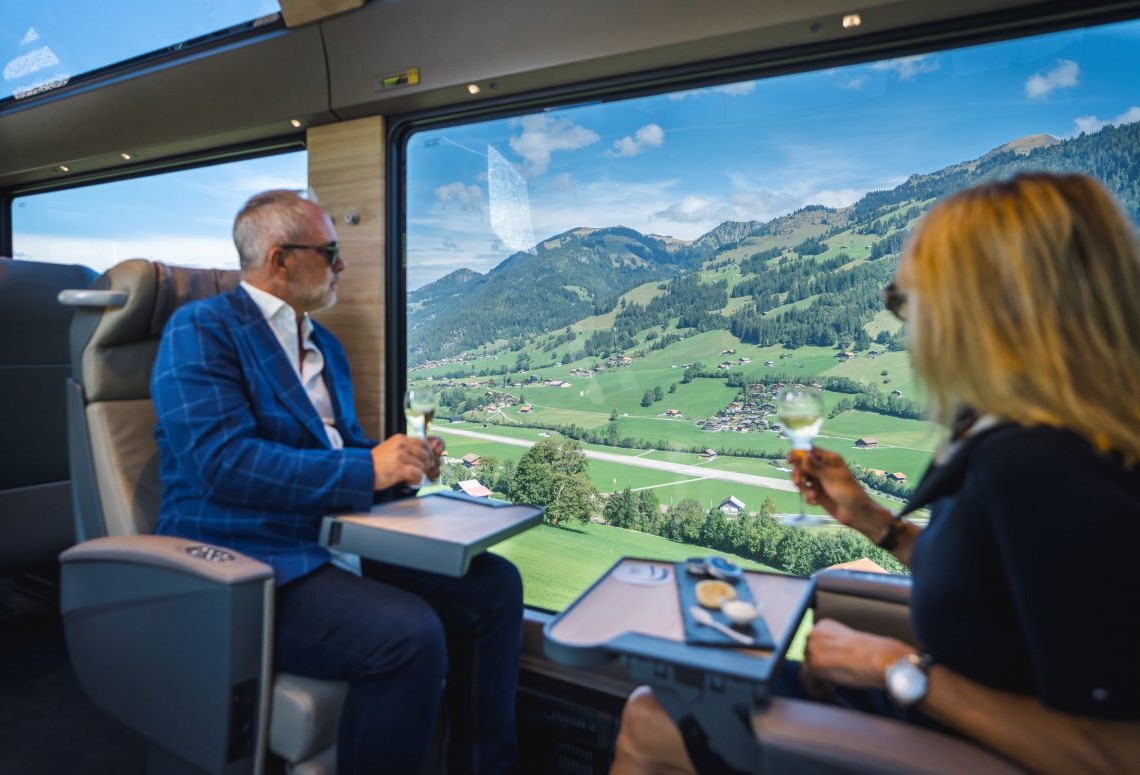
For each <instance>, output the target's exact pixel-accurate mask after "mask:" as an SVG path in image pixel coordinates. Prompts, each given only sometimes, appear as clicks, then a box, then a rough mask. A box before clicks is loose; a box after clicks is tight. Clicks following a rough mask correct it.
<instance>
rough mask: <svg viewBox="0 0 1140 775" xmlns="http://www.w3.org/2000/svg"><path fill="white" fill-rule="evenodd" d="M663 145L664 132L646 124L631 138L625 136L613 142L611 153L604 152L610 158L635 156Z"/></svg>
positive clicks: (657, 127)
mask: <svg viewBox="0 0 1140 775" xmlns="http://www.w3.org/2000/svg"><path fill="white" fill-rule="evenodd" d="M664 144H665V130H664V129H662V128H661V127H659V126H658V125H657V124H646V125H645V126H643V127H641V129H638V130H637V131H636V132H635V133H634V134H633V135H632V136H630V135H626V136H625V137H623V138H621V139H620V140H614V148H613V150H612V151H606V153H605V155H606V156H609V157H610V158H617V157H627V156H637V155H638V154H640V153H642V152H644V151H646V150H648V149H649V148H660V147H661V146H662V145H664Z"/></svg>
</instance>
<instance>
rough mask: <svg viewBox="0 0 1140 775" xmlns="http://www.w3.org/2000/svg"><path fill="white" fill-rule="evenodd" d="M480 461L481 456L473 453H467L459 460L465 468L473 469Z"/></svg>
mask: <svg viewBox="0 0 1140 775" xmlns="http://www.w3.org/2000/svg"><path fill="white" fill-rule="evenodd" d="M482 459H483V457H482V455H477V454H476V453H474V452H468V453H467V454H466V455H464V456H463V457H462V458H461V460H462V461H463V465H465V466H467V467H468V468H474V467H475V466H477V465H479V461H480V460H482Z"/></svg>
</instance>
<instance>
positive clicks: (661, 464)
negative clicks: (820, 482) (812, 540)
mask: <svg viewBox="0 0 1140 775" xmlns="http://www.w3.org/2000/svg"><path fill="white" fill-rule="evenodd" d="M432 432H433V433H438V434H440V435H441V436H445V437H446V436H447V435H448V434H453V435H455V436H467V437H469V438H473V439H483V440H484V441H493V442H496V443H498V444H511V445H513V446H516V447H533V446H534V444H535V442H533V441H526V440H525V439H512V438H509V437H507V436H496V435H495V434H493V433H480V432H479V431H468V430H460V429H459V428H451V427H447V426H443V427H440V426H433V427H432ZM582 452H583V453H585V455H586V457H588V458H590V459H591V460H605V461H606V462H609V463H621V464H623V465H627V466H640V467H641V468H653V469H656V470H658V471H667V472H668V473H671V474H681V475H684V476H692V477H696V478H700V479H720V480H722V481H725V482H736V483H738V484H750V485H754V486H756V487H767V488H769V489H772V490H784V491H786V492H795V491H796V488H795V486H794V485H793V484H792V483H791V482H789V481H788V480H787V479H776V478H774V477H771V476H757V475H756V474H738V473H736V472H734V471H718V470H716V469H715V468H705V467H703V466H691V465H685V464H684V463H670V462H668V461H665V460H646V459H645V458H640V457H635V456H633V455H617V454H614V453H613V452H598V451H596V450H592V449H583V450H582Z"/></svg>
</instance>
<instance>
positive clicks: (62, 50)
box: [0, 0, 279, 99]
mask: <svg viewBox="0 0 1140 775" xmlns="http://www.w3.org/2000/svg"><path fill="white" fill-rule="evenodd" d="M278 10H279V8H278V5H277V2H276V0H226V2H224V3H221V2H211V0H190V1H187V2H178V3H154V2H147V0H126V1H125V2H117V3H114V4H113V5H112V4H107V3H92V2H90V0H36V2H5V3H0V60H2V61H3V63H4V66H3V76H4V83H3V84H2V85H0V99H2V98H4V97H16V98H17V99H20V98H23V97H29V96H31V95H33V94H38V93H40V92H43V91H47V90H49V89H54V88H56V87H58V86H63V85H64V84H66V83H67V82H68V81H69V80H70V79H71V78H73V77H75V76H77V75H82V74H83V73H88V72H91V71H92V70H97V69H99V68H101V67H106V66H108V65H112V64H115V63H117V62H122V61H124V60H127V59H131V58H133V57H136V56H139V55H141V54H149V53H152V52H156V51H160V50H162V49H165V48H168V47H170V46H174V45H177V44H180V43H185V42H187V41H191V40H193V39H195V38H199V37H201V36H203V35H209V34H211V33H215V32H219V31H221V30H228V29H230V28H232V27H235V26H237V25H241V24H244V23H248V22H252V21H254V20H255V19H263V18H265V17H269V16H272V15H273V14H276V13H277V12H278Z"/></svg>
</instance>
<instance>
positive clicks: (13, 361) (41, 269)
mask: <svg viewBox="0 0 1140 775" xmlns="http://www.w3.org/2000/svg"><path fill="white" fill-rule="evenodd" d="M95 277H96V274H95V272H94V271H93V270H91V269H88V268H87V267H85V266H79V265H76V264H49V263H42V262H39V261H24V260H19V261H17V260H15V259H11V258H0V331H2V332H4V335H3V336H0V366H42V365H48V364H51V365H63V364H66V363H68V349H67V332H68V326H70V325H71V314H72V311H71V310H70V309H67V308H64V307H61V306H60V305H59V303H58V302H57V301H56V297H57V295H58V294H59V292H60V291H62V290H65V289H69V288H75V289H79V290H82V289H85V288H87V286H89V285H90V284H91V281H92V280H94V279H95Z"/></svg>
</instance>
